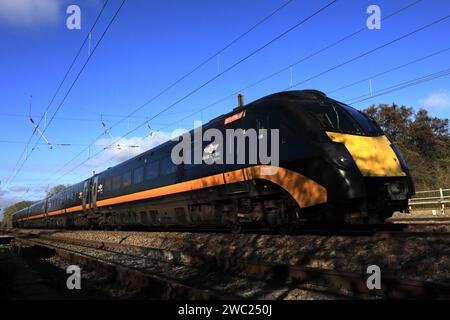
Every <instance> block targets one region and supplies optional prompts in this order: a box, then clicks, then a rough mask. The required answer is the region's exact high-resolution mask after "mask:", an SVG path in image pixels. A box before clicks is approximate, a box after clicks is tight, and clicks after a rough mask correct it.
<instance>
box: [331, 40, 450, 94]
mask: <svg viewBox="0 0 450 320" xmlns="http://www.w3.org/2000/svg"><path fill="white" fill-rule="evenodd" d="M449 50H450V47H447V48H444V49H441V50H438V51H435V52H433V53H430V54H428V55H426V56H423V57H420V58H417V59H414V60H412V61H409V62H407V63H404V64H401V65H399V66H396V67H393V68H391V69H388V70H385V71H382V72H379V73H376V74H373V75H371V76H369V77H365V78H364V79H360V80H357V81H354V82H352V83H350V84H346V85H344V86H342V87H339V88H337V89H334V90H331V91H328V92H327V94H332V93H335V92H338V91H341V90H344V89H347V88H350V87H353V86H355V85H357V84H360V83H363V82H365V81H368V80H370V79H375V78H378V77H381V76H383V75H386V74H388V73H391V72H393V71H396V70H399V69H402V68H405V67H408V66H410V65H412V64H415V63H417V62H421V61H424V60H426V59H429V58H432V57H434V56H437V55H439V54H442V53H444V52H447V51H449Z"/></svg>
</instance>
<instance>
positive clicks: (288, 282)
mask: <svg viewBox="0 0 450 320" xmlns="http://www.w3.org/2000/svg"><path fill="white" fill-rule="evenodd" d="M13 245H14V247H16V248H20V247H21V246H23V245H25V246H38V247H46V248H48V249H50V250H54V251H55V252H56V254H58V255H60V256H61V257H63V258H65V259H66V260H68V261H70V262H73V263H80V264H82V265H86V266H88V267H91V268H94V269H96V270H99V271H100V272H102V273H104V272H106V273H108V274H109V275H113V277H114V279H115V281H118V282H119V283H121V284H122V285H124V286H125V287H127V288H134V289H136V288H137V289H144V288H149V287H152V288H153V290H156V291H158V292H160V293H161V297H163V298H189V299H245V298H254V297H255V295H252V294H251V293H249V292H252V291H255V290H258V289H261V290H263V291H264V294H263V295H260V296H262V297H263V298H267V297H269V298H270V297H271V298H277V296H276V294H275V295H274V294H273V292H276V291H277V290H278V291H279V290H280V289H281V288H290V289H292V288H300V290H306V291H308V290H310V291H311V292H315V293H313V296H314V294H318V295H319V296H318V297H319V298H325V299H332V298H336V297H340V298H343V297H344V298H345V297H362V298H393V299H422V298H427V299H450V284H442V283H435V282H429V281H416V280H414V281H412V280H402V279H395V278H390V277H382V279H381V283H382V288H381V289H380V290H369V289H368V288H367V285H366V281H367V277H368V275H367V274H356V273H350V272H342V271H335V270H329V269H321V268H311V267H301V266H293V265H288V264H276V263H267V262H263V261H252V260H247V259H232V258H230V257H223V256H220V255H206V254H199V253H198V252H193V251H188V250H183V251H180V250H166V249H161V248H152V247H144V246H137V245H130V244H123V243H113V242H107V241H95V240H85V239H75V238H68V237H61V236H53V235H49V234H45V233H41V234H38V235H28V236H23V235H22V236H20V237H18V238H16V239H15V240H14V243H13ZM163 270H166V271H167V270H169V272H164V271H163ZM174 274H175V275H176V277H174ZM186 275H188V276H186ZM211 278H216V279H221V278H222V279H227V278H229V279H228V280H226V281H224V282H223V281H222V282H223V283H220V282H221V281H219V282H217V281H210V282H209V283H208V281H205V279H211ZM232 278H235V279H234V280H236V278H238V282H239V281H241V282H242V281H243V282H246V283H247V284H246V285H244V286H243V287H246V286H247V287H248V288H247V289H249V288H250V290H247V292H246V290H244V289H243V287H241V288H237V289H238V290H233V289H231V288H227V289H224V288H226V287H227V283H226V282H227V281H229V280H230V279H232ZM155 288H156V289H155ZM267 288H271V290H268V289H267ZM235 289H236V288H235ZM270 291H272V295H271V292H270ZM317 292H322V293H323V294H322V295H321V294H320V293H317ZM330 294H331V295H330Z"/></svg>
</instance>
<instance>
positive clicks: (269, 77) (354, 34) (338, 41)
mask: <svg viewBox="0 0 450 320" xmlns="http://www.w3.org/2000/svg"><path fill="white" fill-rule="evenodd" d="M422 1H423V0H416V1H413V2H411V3H409V4H407V5H406V6H404V7H402V8H400V9H397V10H396V11H394V12H392V13H390V14H388V15H386V16H385V17H383V18H382V21H386V20H388V19H390V18H392V17H394V16H395V15H397V14H399V13H401V12H403V11H405V10H407V9H409V8H411V7H412V6H414V5H417V4H418V3H420V2H422ZM365 30H368V29H367V28H366V27H363V28H360V29H358V30H356V31H354V32H352V33H350V34H348V35H346V36H344V37H342V38H340V39H339V40H337V41H335V42H333V43H331V44H329V45H327V46H325V47H323V48H321V49H318V50H316V51H314V52H313V53H311V54H309V55H307V56H305V57H302V58H300V59H299V60H297V61H296V62H294V63H291V64H289V65H288V66H286V67H283V68H282V69H279V70H278V71H275V72H273V73H271V74H269V75H268V76H265V77H263V78H261V79H259V80H257V81H256V82H252V83H251V84H248V85H246V86H244V87H242V88H241V89H239V90H236V91H234V92H233V93H231V94H229V95H227V96H225V97H222V98H220V99H218V100H217V101H216V102H214V103H211V104H209V105H208V106H206V107H203V108H201V109H198V110H197V111H196V112H195V113H193V114H190V115H188V116H187V117H185V118H183V119H182V120H184V119H187V118H190V117H191V116H192V115H194V114H197V113H199V112H201V111H203V110H206V109H209V108H211V107H213V106H215V105H217V104H219V103H221V102H223V101H225V100H228V99H230V98H233V97H234V96H235V95H237V94H238V93H240V92H244V91H246V90H248V89H250V88H253V87H255V86H257V85H259V84H261V83H263V82H264V81H267V80H269V79H271V78H273V77H275V76H277V75H279V74H281V73H282V72H284V71H286V70H290V69H291V68H292V67H294V66H297V65H299V64H300V63H302V62H305V61H307V60H309V59H311V58H313V57H315V56H317V55H318V54H320V53H322V52H325V51H327V50H329V49H331V48H333V47H335V46H336V45H338V44H341V43H343V42H344V41H346V40H349V39H351V38H352V37H354V36H356V35H357V34H359V33H361V32H363V31H365ZM291 85H292V84H291Z"/></svg>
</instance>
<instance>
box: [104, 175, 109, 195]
mask: <svg viewBox="0 0 450 320" xmlns="http://www.w3.org/2000/svg"><path fill="white" fill-rule="evenodd" d="M103 192H111V177H108V178H106V179H105V181H104V182H103Z"/></svg>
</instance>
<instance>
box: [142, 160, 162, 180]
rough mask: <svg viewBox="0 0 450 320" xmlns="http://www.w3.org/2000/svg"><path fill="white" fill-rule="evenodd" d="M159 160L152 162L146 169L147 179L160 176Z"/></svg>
mask: <svg viewBox="0 0 450 320" xmlns="http://www.w3.org/2000/svg"><path fill="white" fill-rule="evenodd" d="M158 171H159V161H155V162H151V163H149V164H148V165H147V167H146V170H145V179H147V180H150V179H155V178H156V177H157V176H158Z"/></svg>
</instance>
